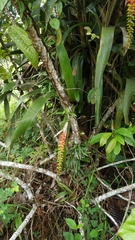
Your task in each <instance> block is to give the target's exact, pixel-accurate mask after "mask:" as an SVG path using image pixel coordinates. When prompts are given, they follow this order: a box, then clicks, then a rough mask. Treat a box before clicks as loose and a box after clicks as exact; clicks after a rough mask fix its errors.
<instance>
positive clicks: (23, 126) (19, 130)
mask: <svg viewBox="0 0 135 240" xmlns="http://www.w3.org/2000/svg"><path fill="white" fill-rule="evenodd" d="M45 102H46V99H45V98H44V97H40V98H38V99H37V100H36V101H35V102H34V103H33V104H32V105H31V107H30V108H29V109H28V110H27V111H26V113H25V114H24V116H23V117H22V119H21V120H20V121H19V122H18V124H17V127H16V129H15V131H14V132H13V135H12V136H11V135H9V134H10V131H9V132H8V133H7V139H6V144H7V147H9V146H12V145H13V143H14V142H15V141H16V140H17V139H18V138H19V137H20V136H21V135H22V134H23V133H24V132H25V131H26V130H27V128H28V127H29V126H30V125H31V123H32V121H33V120H34V119H35V117H36V116H37V114H38V112H39V111H40V110H41V109H42V107H43V106H44V104H45Z"/></svg>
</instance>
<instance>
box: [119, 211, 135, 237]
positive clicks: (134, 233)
mask: <svg viewBox="0 0 135 240" xmlns="http://www.w3.org/2000/svg"><path fill="white" fill-rule="evenodd" d="M118 235H119V236H120V237H121V238H122V239H123V240H135V208H134V209H132V210H131V213H130V215H129V216H128V218H127V219H126V221H125V223H124V224H123V225H122V227H121V228H120V230H119V231H118Z"/></svg>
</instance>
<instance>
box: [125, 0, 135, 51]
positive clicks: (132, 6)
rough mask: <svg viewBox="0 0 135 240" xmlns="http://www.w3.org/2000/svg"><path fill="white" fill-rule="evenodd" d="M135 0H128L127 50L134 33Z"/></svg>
mask: <svg viewBox="0 0 135 240" xmlns="http://www.w3.org/2000/svg"><path fill="white" fill-rule="evenodd" d="M134 20H135V0H127V34H128V36H127V43H126V46H125V48H126V50H128V48H129V46H130V44H131V41H132V38H133V33H134V26H135V22H134Z"/></svg>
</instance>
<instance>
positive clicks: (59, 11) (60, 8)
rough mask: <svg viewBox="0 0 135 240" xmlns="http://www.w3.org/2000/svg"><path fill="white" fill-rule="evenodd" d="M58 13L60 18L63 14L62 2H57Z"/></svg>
mask: <svg viewBox="0 0 135 240" xmlns="http://www.w3.org/2000/svg"><path fill="white" fill-rule="evenodd" d="M56 12H57V15H58V17H59V16H60V14H61V13H62V2H61V1H58V2H56Z"/></svg>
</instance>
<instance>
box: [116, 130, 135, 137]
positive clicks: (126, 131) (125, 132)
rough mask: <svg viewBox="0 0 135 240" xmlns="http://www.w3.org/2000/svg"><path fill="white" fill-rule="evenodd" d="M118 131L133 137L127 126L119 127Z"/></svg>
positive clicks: (125, 135)
mask: <svg viewBox="0 0 135 240" xmlns="http://www.w3.org/2000/svg"><path fill="white" fill-rule="evenodd" d="M115 132H116V133H119V134H120V135H122V136H124V137H129V138H132V137H133V136H132V133H131V132H130V131H129V130H128V129H127V128H119V129H117V130H116V131H115Z"/></svg>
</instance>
